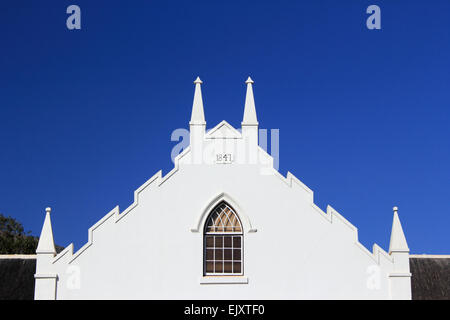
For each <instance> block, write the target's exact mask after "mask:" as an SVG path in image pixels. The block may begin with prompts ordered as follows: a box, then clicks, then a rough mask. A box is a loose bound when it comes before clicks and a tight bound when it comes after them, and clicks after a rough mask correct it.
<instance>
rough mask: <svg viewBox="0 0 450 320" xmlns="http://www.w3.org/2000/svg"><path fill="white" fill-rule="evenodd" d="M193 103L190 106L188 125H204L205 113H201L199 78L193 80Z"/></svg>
mask: <svg viewBox="0 0 450 320" xmlns="http://www.w3.org/2000/svg"><path fill="white" fill-rule="evenodd" d="M194 83H195V93H194V103H193V104H192V115H191V122H189V124H190V125H205V124H206V122H205V113H204V111H203V99H202V88H201V84H202V83H203V82H202V80H200V78H199V77H197V79H195V81H194Z"/></svg>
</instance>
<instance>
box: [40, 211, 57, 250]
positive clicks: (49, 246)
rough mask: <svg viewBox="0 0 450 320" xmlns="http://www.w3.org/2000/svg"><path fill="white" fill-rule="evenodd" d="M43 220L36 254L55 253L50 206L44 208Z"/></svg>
mask: <svg viewBox="0 0 450 320" xmlns="http://www.w3.org/2000/svg"><path fill="white" fill-rule="evenodd" d="M45 211H46V214H45V220H44V225H43V226H42V231H41V236H40V237H39V243H38V246H37V249H36V253H37V254H45V253H51V254H56V250H55V243H54V242H53V230H52V222H51V220H50V212H51V211H52V209H51V208H46V209H45Z"/></svg>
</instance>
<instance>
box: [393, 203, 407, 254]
mask: <svg viewBox="0 0 450 320" xmlns="http://www.w3.org/2000/svg"><path fill="white" fill-rule="evenodd" d="M393 210H394V219H393V221H392V231H391V241H390V243H389V254H390V253H392V252H409V248H408V244H407V243H406V238H405V234H404V233H403V228H402V224H401V223H400V219H399V217H398V213H397V211H398V208H397V207H394V208H393Z"/></svg>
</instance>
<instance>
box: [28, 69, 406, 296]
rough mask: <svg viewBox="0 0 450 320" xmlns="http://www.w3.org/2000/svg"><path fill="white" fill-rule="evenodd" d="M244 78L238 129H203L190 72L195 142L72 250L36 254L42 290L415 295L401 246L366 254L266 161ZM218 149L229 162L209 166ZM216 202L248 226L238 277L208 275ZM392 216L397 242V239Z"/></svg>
mask: <svg viewBox="0 0 450 320" xmlns="http://www.w3.org/2000/svg"><path fill="white" fill-rule="evenodd" d="M246 83H247V87H248V90H247V99H246V105H245V112H244V114H246V115H247V117H244V122H243V123H242V127H243V129H245V130H243V131H242V134H241V133H240V132H239V131H237V130H236V129H234V128H233V127H232V126H231V125H229V124H228V123H227V122H225V121H223V122H221V123H220V124H219V125H217V126H216V127H215V128H213V129H212V130H210V131H209V132H208V133H205V126H206V125H205V122H204V115H203V102H202V99H201V89H200V84H201V80H200V79H197V80H196V93H195V98H194V103H193V115H192V118H191V123H190V128H191V137H190V141H191V146H190V147H189V148H188V149H186V150H185V151H184V152H183V153H182V154H180V155H179V156H178V157H177V158H176V159H175V168H174V169H173V170H172V171H171V172H169V173H168V174H166V175H165V176H164V177H163V176H162V174H161V172H158V173H157V174H156V175H154V176H153V177H152V178H151V179H149V180H148V181H147V182H146V183H145V184H144V185H143V186H141V187H140V188H139V189H138V190H137V191H136V192H135V200H134V203H133V204H132V205H131V206H130V207H129V208H127V209H126V210H125V211H123V212H120V213H119V209H118V207H116V208H115V209H113V210H112V211H111V212H110V213H108V214H107V215H106V216H105V217H103V218H102V219H101V220H100V221H99V222H97V223H96V224H95V225H94V226H93V227H91V228H90V230H89V240H88V242H87V243H86V245H85V246H83V247H82V248H81V249H79V250H78V251H77V252H75V253H74V252H73V245H69V246H68V247H67V248H66V249H64V251H62V252H61V253H59V254H58V255H57V256H56V257H53V254H50V255H49V254H47V253H45V254H44V253H43V254H39V252H38V254H37V259H38V268H37V271H36V278H37V280H36V294H35V297H36V298H37V299H45V298H47V299H53V298H55V294H54V292H55V289H56V299H391V298H395V299H410V297H411V287H410V274H409V265H408V262H407V261H408V251H409V249H407V247H402V246H400V248H397V249H396V251H393V252H391V254H387V253H386V252H385V251H384V250H382V249H380V248H379V247H378V246H377V245H374V249H373V253H372V252H369V251H368V250H367V249H366V248H364V247H363V246H362V245H361V244H360V243H359V242H358V240H357V230H356V228H355V227H354V226H353V225H352V224H350V223H349V222H348V221H347V220H345V219H344V218H343V217H342V216H341V215H340V214H339V213H337V212H336V211H335V210H334V209H332V208H331V207H328V208H327V213H324V212H323V211H322V210H321V209H319V208H318V207H317V206H316V205H315V204H314V202H313V193H312V191H311V190H310V189H309V188H308V187H306V186H305V185H303V183H301V182H300V181H299V180H298V179H297V178H295V177H294V176H293V175H292V174H290V173H288V174H287V177H286V178H285V177H283V176H281V175H280V174H279V173H278V172H277V171H276V170H275V169H274V168H273V159H272V157H270V156H269V155H268V154H267V153H266V152H265V151H264V150H262V149H261V148H259V147H258V146H257V132H258V124H257V120H256V114H255V108H254V100H253V91H252V90H250V89H251V85H252V83H253V81H252V80H251V79H250V78H249V80H247V82H246ZM248 92H250V95H249V93H248ZM249 119H250V120H251V119H253V120H252V121H250V120H249ZM220 154H221V155H224V154H226V155H232V159H233V160H232V161H231V163H227V162H229V161H225V163H216V160H217V155H220ZM222 200H224V201H227V202H228V203H229V205H231V206H232V207H233V208H234V209H235V211H236V213H237V214H238V216H239V218H240V220H241V222H242V225H243V228H244V239H243V243H244V244H243V250H244V253H243V271H244V274H243V276H232V277H230V276H221V277H217V276H216V277H215V276H208V277H204V276H203V251H204V248H203V228H204V223H205V221H206V218H207V216H208V214H209V213H210V211H211V209H213V207H214V206H215V205H216V204H218V203H219V202H220V201H222ZM49 219H50V218H49V217H48V223H50V222H49V221H50V220H49ZM394 220H395V219H394ZM397 220H398V217H397ZM397 220H395V221H394V222H395V223H396V227H395V228H393V230H394V229H395V230H399V231H397V234H396V237H394V239H403V238H402V237H403V233H402V231H401V225H400V222H399V220H398V221H397ZM44 230H51V227H50V228H43V235H41V238H42V239H47V238H48V239H50V237H47V238H46V237H45V232H44ZM48 232H51V231H48ZM48 232H47V233H48ZM393 232H394V231H393ZM399 235H400V237H398V236H399ZM47 236H48V235H47ZM42 242H43V245H44V244H45V245H46V246H48V247H51V246H52V245H53V243H50V242H49V241H47V242H48V243H47V242H45V243H44V241H43V240H42ZM51 242H52V241H51ZM404 246H406V241H405V245H404ZM405 261H406V262H405ZM55 279H56V280H55ZM223 282H231V283H223ZM55 283H56V288H55ZM49 292H50V293H52V294H47V293H49Z"/></svg>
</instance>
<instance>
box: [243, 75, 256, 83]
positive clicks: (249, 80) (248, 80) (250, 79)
mask: <svg viewBox="0 0 450 320" xmlns="http://www.w3.org/2000/svg"><path fill="white" fill-rule="evenodd" d="M245 83H246V84H249V83H251V84H254V83H255V81H253V80H252V78H250V76H249V77H248V79H247V81H245Z"/></svg>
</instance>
